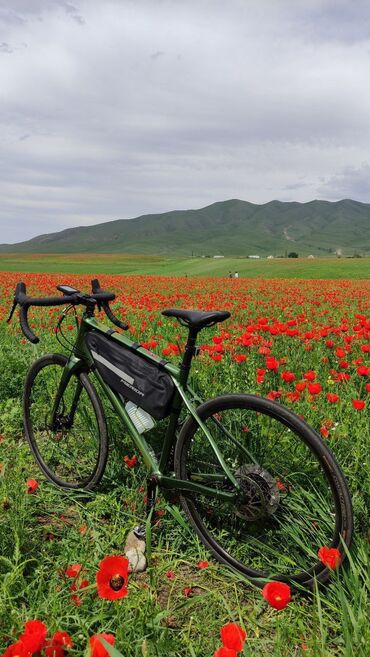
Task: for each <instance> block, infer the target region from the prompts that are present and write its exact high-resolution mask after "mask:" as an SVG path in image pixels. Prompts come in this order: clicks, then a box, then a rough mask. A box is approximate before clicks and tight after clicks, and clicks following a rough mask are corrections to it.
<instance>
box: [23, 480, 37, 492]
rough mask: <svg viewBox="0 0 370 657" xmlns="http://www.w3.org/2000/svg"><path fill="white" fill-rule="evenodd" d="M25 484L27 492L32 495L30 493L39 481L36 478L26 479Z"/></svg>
mask: <svg viewBox="0 0 370 657" xmlns="http://www.w3.org/2000/svg"><path fill="white" fill-rule="evenodd" d="M26 486H27V493H28V494H29V495H32V493H34V492H35V491H36V490H37V489H38V487H39V482H38V481H36V479H27V481H26Z"/></svg>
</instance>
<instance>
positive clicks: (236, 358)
mask: <svg viewBox="0 0 370 657" xmlns="http://www.w3.org/2000/svg"><path fill="white" fill-rule="evenodd" d="M233 360H234V361H235V362H236V363H244V361H245V360H247V357H246V356H245V355H244V354H235V356H234V358H233Z"/></svg>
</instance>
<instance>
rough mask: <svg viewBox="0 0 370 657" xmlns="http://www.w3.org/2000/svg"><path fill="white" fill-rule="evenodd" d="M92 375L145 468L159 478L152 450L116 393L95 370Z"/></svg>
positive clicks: (157, 466)
mask: <svg viewBox="0 0 370 657" xmlns="http://www.w3.org/2000/svg"><path fill="white" fill-rule="evenodd" d="M94 375H95V376H96V378H97V379H98V381H99V383H100V385H101V387H102V389H103V391H104V394H105V395H106V397H107V398H108V399H109V401H110V402H111V404H112V406H113V408H114V410H115V411H116V413H117V415H118V416H119V417H120V419H121V420H122V423H123V424H124V425H125V426H126V427H127V429H128V431H129V433H130V435H131V438H132V440H133V442H134V444H135V446H136V447H137V449H138V451H139V452H140V454H141V456H142V457H143V461H144V463H145V465H146V467H147V468H148V470H149V471H150V473H151V474H154V475H155V476H157V477H159V476H160V470H159V463H158V460H157V458H156V456H155V454H154V452H153V450H152V448H151V447H150V445H148V443H147V442H146V440H145V438H144V437H143V436H142V435H141V434H140V433H139V432H138V431H137V429H136V427H135V425H134V424H133V422H132V421H131V418H130V416H129V414H128V413H127V411H126V409H125V407H124V405H123V403H122V401H121V400H120V398H119V397H118V395H116V393H115V392H113V390H111V388H109V386H107V385H106V383H105V382H104V381H103V379H102V377H101V376H100V374H99V372H98V371H97V370H95V372H94Z"/></svg>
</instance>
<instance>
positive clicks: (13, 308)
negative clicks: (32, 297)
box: [6, 299, 18, 324]
mask: <svg viewBox="0 0 370 657" xmlns="http://www.w3.org/2000/svg"><path fill="white" fill-rule="evenodd" d="M17 305H18V301H17V300H16V299H14V301H13V305H12V308H11V311H10V313H9V317H8V319H7V320H6V323H7V324H10V322H11V321H12V317H13V315H14V311H15V309H16V307H17Z"/></svg>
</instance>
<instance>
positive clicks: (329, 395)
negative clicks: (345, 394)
mask: <svg viewBox="0 0 370 657" xmlns="http://www.w3.org/2000/svg"><path fill="white" fill-rule="evenodd" d="M326 399H327V400H328V402H329V404H336V403H337V402H339V400H340V397H339V395H336V394H335V393H334V392H328V393H327V394H326Z"/></svg>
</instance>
